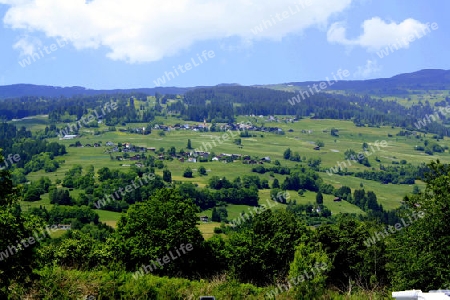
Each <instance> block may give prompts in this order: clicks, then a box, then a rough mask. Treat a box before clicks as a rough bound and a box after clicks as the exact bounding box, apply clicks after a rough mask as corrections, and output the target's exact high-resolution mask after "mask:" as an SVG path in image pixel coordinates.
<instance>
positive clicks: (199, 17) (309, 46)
mask: <svg viewBox="0 0 450 300" xmlns="http://www.w3.org/2000/svg"><path fill="white" fill-rule="evenodd" d="M449 11H450V2H449V1H442V0H430V1H425V0H373V1H372V0H277V1H273V0H226V1H224V0H165V1H160V0H113V1H112V0H91V1H84V0H64V1H61V0H39V1H36V0H0V16H1V20H2V26H1V27H0V45H1V54H2V55H1V56H0V85H7V84H15V83H32V84H42V85H54V86H84V87H87V88H94V89H113V88H139V87H155V86H156V85H162V86H185V87H186V86H198V85H216V84H219V83H240V84H244V85H252V84H270V83H283V82H292V81H308V80H323V79H325V78H326V77H330V78H331V77H332V74H335V73H337V72H338V70H339V69H341V70H348V71H349V73H350V76H348V77H346V78H344V79H370V78H379V77H391V76H393V75H396V74H399V73H407V72H414V71H417V70H420V69H429V68H435V69H450V66H449V65H450V60H449V59H448V48H449V47H448V46H449V41H450V39H449V37H450V36H449V25H450V19H449V18H448V12H449ZM33 57H34V59H33ZM179 65H181V68H180V67H179ZM174 68H175V70H174ZM188 69H189V70H188ZM158 78H160V80H158ZM163 81H165V82H164V83H163Z"/></svg>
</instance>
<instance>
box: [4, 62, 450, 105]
mask: <svg viewBox="0 0 450 300" xmlns="http://www.w3.org/2000/svg"><path fill="white" fill-rule="evenodd" d="M320 82H321V81H304V82H289V83H282V84H277V85H255V86H258V87H263V88H275V86H277V88H279V87H280V86H282V87H283V86H294V87H299V88H306V87H307V86H308V85H309V86H312V85H313V84H320ZM230 85H238V84H235V83H233V84H219V85H218V86H230ZM196 88H205V87H204V86H203V87H200V86H198V87H156V88H135V89H114V90H95V89H87V88H84V87H80V86H72V87H56V86H46V85H33V84H12V85H4V86H0V99H6V98H17V97H23V96H37V97H72V96H75V95H100V94H118V93H123V94H128V93H143V94H147V95H155V93H160V94H184V93H185V92H187V91H189V90H193V89H196ZM446 89H450V70H441V69H424V70H420V71H417V72H413V73H404V74H399V75H395V76H393V77H391V78H378V79H369V80H342V81H338V82H336V83H335V84H333V85H332V86H330V87H328V90H345V91H347V92H355V93H366V94H397V95H398V94H403V93H405V94H407V93H408V91H409V90H446Z"/></svg>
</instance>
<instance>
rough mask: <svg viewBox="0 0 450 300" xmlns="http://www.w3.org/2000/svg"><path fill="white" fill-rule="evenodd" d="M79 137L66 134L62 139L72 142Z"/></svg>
mask: <svg viewBox="0 0 450 300" xmlns="http://www.w3.org/2000/svg"><path fill="white" fill-rule="evenodd" d="M76 137H77V136H76V135H75V134H66V135H64V137H63V138H62V139H63V140H71V139H74V138H76Z"/></svg>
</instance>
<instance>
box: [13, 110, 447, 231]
mask: <svg viewBox="0 0 450 300" xmlns="http://www.w3.org/2000/svg"><path fill="white" fill-rule="evenodd" d="M159 118H160V119H159V121H161V122H164V124H166V125H167V124H175V123H180V122H181V123H182V124H184V123H187V124H191V125H192V124H197V122H184V121H180V120H179V119H175V118H170V117H168V118H167V119H165V118H164V119H163V118H161V117H159ZM281 118H286V116H283V117H280V119H281ZM238 121H240V122H241V121H250V122H252V123H254V124H257V125H260V124H261V123H264V125H265V126H272V127H281V128H283V130H284V131H285V132H286V134H285V135H276V134H272V133H267V132H255V134H257V136H256V137H252V138H242V145H243V148H238V146H237V145H235V144H234V143H233V142H232V139H233V138H231V139H230V140H228V141H224V140H223V139H222V138H220V141H221V143H219V142H217V140H215V141H216V142H215V145H214V143H213V142H212V140H213V139H212V138H213V137H221V136H222V135H223V134H224V133H223V132H221V133H217V132H207V133H201V132H194V131H190V130H179V131H170V132H165V135H164V136H160V135H159V134H158V132H159V130H153V131H152V133H151V134H150V135H147V136H143V135H137V134H128V133H122V132H118V131H116V132H105V133H102V134H100V135H97V136H94V135H93V134H92V130H91V129H88V128H83V129H82V130H81V132H82V133H83V136H82V137H80V138H77V139H74V140H61V141H60V140H58V139H57V138H54V139H52V140H54V141H57V142H59V143H61V144H64V145H66V149H67V151H68V154H67V155H65V156H64V157H61V159H63V160H64V161H65V162H64V163H63V164H61V167H60V168H59V169H58V170H57V171H56V172H54V173H45V172H44V171H39V172H34V173H31V174H29V175H28V178H29V179H30V180H37V179H38V178H40V177H41V176H47V177H49V178H50V179H51V180H52V181H53V182H54V181H55V180H56V179H60V180H62V179H63V178H64V174H65V172H66V171H67V170H68V169H70V168H71V167H72V166H74V165H76V164H80V165H82V166H84V167H85V166H88V165H94V166H95V169H96V170H98V169H100V168H102V167H109V168H117V169H124V170H125V169H127V168H129V165H131V164H133V162H131V161H122V162H119V161H117V160H111V159H110V155H109V154H108V153H106V152H105V151H106V150H107V148H106V147H98V148H94V147H81V148H74V147H69V145H70V144H73V143H75V142H76V141H77V140H79V141H80V142H81V143H82V144H83V145H84V144H86V143H91V144H92V143H95V142H102V145H104V144H105V143H106V142H108V141H112V142H114V143H116V144H117V143H119V142H121V143H126V142H129V143H132V144H134V145H137V146H143V147H155V148H156V149H159V148H160V147H163V148H165V149H166V150H167V149H169V148H170V147H171V146H174V147H175V148H176V149H177V151H178V150H180V149H181V148H183V149H185V150H186V146H187V140H188V139H190V140H191V143H192V147H193V148H198V147H201V146H204V145H207V143H209V144H211V148H209V147H208V149H205V150H206V151H212V152H214V153H216V154H219V153H235V154H242V155H251V156H253V157H256V158H262V157H266V156H269V157H270V158H271V159H272V162H273V161H275V160H279V161H280V162H281V164H282V165H287V166H291V167H293V166H295V165H296V164H299V163H296V162H292V161H287V160H284V159H283V152H284V151H285V150H286V149H287V148H290V149H291V150H292V151H293V152H294V151H295V152H299V154H300V156H301V157H306V158H307V159H308V158H320V159H321V160H322V163H321V166H322V167H326V168H330V167H333V166H335V165H336V164H337V163H338V162H340V161H343V160H344V154H343V153H344V152H345V151H346V150H347V149H353V150H355V151H356V152H360V151H362V143H363V142H366V143H368V144H369V145H372V146H373V148H374V149H375V152H374V154H373V155H372V156H370V157H369V162H370V164H371V165H372V166H374V167H375V166H378V165H379V164H380V163H381V164H384V165H391V164H392V161H400V160H402V159H404V160H406V161H407V162H408V163H411V164H413V165H417V164H420V163H422V162H425V163H428V162H430V161H432V160H436V159H439V160H440V161H441V162H444V163H450V154H449V153H448V152H447V151H446V152H445V153H441V154H439V155H433V156H429V155H426V154H424V153H422V152H418V151H415V150H414V146H415V145H418V144H422V143H423V142H422V141H420V140H419V139H416V138H414V137H400V136H396V134H397V133H398V132H399V131H400V130H401V129H400V128H391V127H381V128H375V127H356V126H355V125H354V124H353V123H352V122H350V121H339V120H311V119H302V120H300V121H298V122H295V123H288V122H284V123H283V122H267V121H263V119H261V118H256V117H243V116H240V117H238ZM14 123H15V124H16V125H17V126H21V125H24V126H26V127H28V128H30V129H31V130H40V129H43V128H45V125H46V118H45V116H40V117H38V118H34V119H28V120H20V121H15V122H14ZM140 125H142V124H129V126H132V127H138V126H140ZM331 128H336V129H338V130H339V137H334V136H331V134H330V129H331ZM105 129H106V127H104V125H101V126H100V128H99V130H100V131H102V130H105ZM302 130H305V131H306V133H302ZM234 134H236V133H234ZM388 134H390V135H392V137H388ZM426 138H427V139H431V135H428V136H427V137H426ZM318 140H320V141H322V142H323V143H324V144H325V146H324V147H322V148H321V150H318V151H317V150H314V149H313V148H314V145H315V142H316V141H318ZM383 140H384V141H386V142H387V147H385V148H380V149H378V148H377V147H376V146H374V143H375V142H376V141H378V142H380V141H383ZM439 144H440V145H442V146H450V142H449V139H448V138H444V139H443V140H440V141H439ZM147 154H149V153H147ZM113 155H120V154H119V153H114V154H113ZM375 158H378V159H379V160H380V162H379V163H378V162H376V161H375ZM164 163H165V164H166V165H167V167H168V168H169V170H170V171H171V172H172V179H173V180H177V181H179V180H181V181H183V182H193V183H197V184H198V185H199V186H200V187H204V186H205V185H206V184H207V182H208V179H209V178H210V177H211V176H213V175H217V176H221V177H222V176H225V177H226V178H227V179H229V180H232V179H234V178H235V177H237V176H242V175H245V174H249V175H251V174H253V175H254V174H256V173H252V172H251V168H252V166H250V165H244V164H242V163H241V162H239V161H237V162H234V163H222V162H208V163H187V162H184V163H181V162H179V161H177V160H174V161H164ZM201 164H203V165H204V166H205V168H206V169H207V174H208V175H207V176H199V175H198V174H197V172H196V170H197V169H198V167H199V166H200V165H201ZM300 164H302V163H300ZM188 166H189V167H191V168H192V169H193V170H194V178H189V179H187V178H184V177H182V174H183V171H184V170H185V169H186V168H187V167H188ZM367 169H368V168H367V167H365V166H363V165H360V164H353V165H352V166H350V167H349V170H352V171H362V170H367ZM157 173H158V174H160V175H161V174H162V170H157ZM321 175H322V178H323V179H324V181H325V182H326V183H330V184H332V185H333V186H335V187H340V186H342V185H346V186H349V187H351V188H352V189H355V188H358V189H359V188H360V187H361V186H363V187H364V189H365V190H366V191H368V190H372V191H374V192H375V193H376V195H377V197H378V200H379V202H380V203H381V204H382V205H383V207H384V208H386V209H393V208H396V207H398V206H399V204H400V201H401V200H402V198H403V197H404V196H405V195H406V194H408V193H411V192H412V189H413V186H412V185H393V184H387V185H386V184H381V183H378V182H375V181H369V180H363V179H360V178H355V177H351V176H338V175H332V176H329V175H327V174H326V173H322V174H321ZM260 176H261V178H266V179H267V180H268V181H269V184H272V182H273V179H274V178H273V177H271V176H270V175H269V173H266V174H263V175H260ZM274 177H275V178H277V179H278V180H279V181H280V182H283V181H284V178H285V176H281V175H278V174H275V176H274ZM417 184H418V185H419V187H421V188H423V187H424V184H423V183H421V182H417ZM78 192H79V191H73V192H71V193H72V195H73V196H76V194H77V193H78ZM290 194H291V197H292V198H291V199H296V200H297V203H314V202H315V193H312V192H306V193H305V194H304V195H303V197H300V196H299V195H297V193H296V192H295V191H291V192H290ZM260 198H261V200H260V202H264V201H265V199H269V190H262V191H260ZM324 203H325V205H326V206H328V207H329V208H330V209H331V211H332V213H333V214H337V213H342V212H355V213H362V211H361V210H360V209H359V208H358V207H356V206H354V205H351V204H349V203H347V202H345V201H344V202H333V201H332V197H331V196H329V195H325V198H324ZM23 205H24V207H27V206H39V205H46V206H47V205H49V206H50V204H49V202H48V195H43V197H42V200H41V201H37V202H33V203H23ZM25 209H26V208H25ZM246 209H247V207H246V206H239V205H230V206H228V207H227V210H228V213H229V219H230V220H231V219H233V218H235V217H237V216H238V215H239V213H241V212H242V211H246ZM98 212H99V215H100V220H101V221H103V222H108V224H111V225H115V224H116V222H117V220H118V218H119V214H116V213H111V212H105V211H98ZM202 214H204V215H208V216H210V214H211V211H210V210H209V211H205V212H203V213H202ZM202 226H205V225H202ZM207 230H210V228H209V229H207ZM205 232H206V231H205Z"/></svg>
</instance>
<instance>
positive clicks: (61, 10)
mask: <svg viewBox="0 0 450 300" xmlns="http://www.w3.org/2000/svg"><path fill="white" fill-rule="evenodd" d="M351 2H352V0H333V1H331V2H330V1H329V0H278V1H276V2H275V1H273V0H258V1H256V0H226V1H224V0H164V1H161V0H94V1H90V2H86V0H17V1H14V0H0V3H3V4H8V5H10V6H11V7H10V8H9V9H8V11H7V13H6V15H5V17H4V19H3V21H4V23H5V25H7V26H9V27H10V28H13V29H22V30H25V31H27V32H31V31H39V32H43V33H45V34H46V35H47V36H48V37H53V38H65V39H67V40H68V41H70V42H71V43H73V45H74V46H75V48H77V49H87V48H94V49H95V48H98V47H101V46H104V47H106V48H108V49H109V50H110V51H109V53H108V54H107V56H108V57H109V58H111V59H113V60H124V61H127V62H130V63H136V62H151V61H157V60H160V59H162V58H163V57H166V56H171V55H174V54H176V53H179V52H180V51H181V50H185V49H188V48H189V47H190V46H191V45H193V44H194V43H195V42H199V41H205V40H212V39H222V38H229V37H239V38H242V39H243V40H244V41H246V42H245V43H244V44H248V43H251V41H254V40H259V39H273V40H281V39H282V38H283V37H284V36H286V35H288V34H291V33H301V32H302V30H304V29H306V28H310V27H313V26H317V27H323V26H324V25H325V26H326V23H327V20H328V18H329V17H330V16H331V15H333V14H336V13H339V12H341V11H343V10H344V9H346V8H347V7H349V5H350V4H351ZM283 13H285V14H284V15H283ZM280 16H281V20H280ZM283 16H287V17H283ZM263 20H265V21H273V20H274V22H272V23H273V25H272V26H268V27H267V28H264V30H263V31H262V32H260V33H258V34H255V33H253V31H252V29H254V28H255V27H257V26H260V25H261V24H263V23H262V22H263ZM74 33H77V34H78V35H79V37H78V38H74V37H73V36H74Z"/></svg>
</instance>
